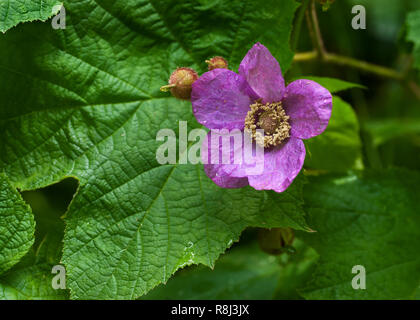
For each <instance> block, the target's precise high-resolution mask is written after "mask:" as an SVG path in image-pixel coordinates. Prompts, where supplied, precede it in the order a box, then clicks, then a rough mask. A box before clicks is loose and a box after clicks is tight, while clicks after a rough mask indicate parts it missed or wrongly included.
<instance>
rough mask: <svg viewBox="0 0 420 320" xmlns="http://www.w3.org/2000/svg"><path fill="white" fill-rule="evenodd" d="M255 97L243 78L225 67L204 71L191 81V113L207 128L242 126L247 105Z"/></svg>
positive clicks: (240, 127)
mask: <svg viewBox="0 0 420 320" xmlns="http://www.w3.org/2000/svg"><path fill="white" fill-rule="evenodd" d="M256 99H258V96H257V95H256V93H255V92H254V91H253V90H252V89H251V87H250V86H249V85H248V83H247V82H246V80H245V79H244V78H243V77H242V76H240V75H238V74H236V73H235V72H233V71H230V70H227V69H215V70H212V71H209V72H206V73H204V74H203V75H202V76H201V77H200V78H199V79H198V80H197V81H196V82H194V83H193V85H192V93H191V103H192V107H193V112H194V115H195V117H196V119H197V121H198V122H200V123H201V124H202V125H204V126H206V127H207V128H209V129H222V128H227V129H235V128H237V129H242V128H243V127H244V122H245V117H246V115H247V113H248V111H249V106H250V104H251V103H252V102H253V101H254V100H256Z"/></svg>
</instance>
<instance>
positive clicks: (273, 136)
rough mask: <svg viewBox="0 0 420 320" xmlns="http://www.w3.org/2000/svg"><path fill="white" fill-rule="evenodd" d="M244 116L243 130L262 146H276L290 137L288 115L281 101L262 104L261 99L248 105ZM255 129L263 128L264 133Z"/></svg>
mask: <svg viewBox="0 0 420 320" xmlns="http://www.w3.org/2000/svg"><path fill="white" fill-rule="evenodd" d="M249 107H250V108H251V110H250V111H248V114H247V116H246V118H245V130H247V131H248V132H249V133H250V134H251V136H252V138H253V139H254V140H255V141H256V142H257V143H258V144H259V145H260V146H263V147H264V148H269V147H274V146H278V145H279V144H280V143H282V142H283V141H284V140H286V139H287V138H289V137H290V124H289V116H288V115H287V114H286V112H285V111H284V109H283V106H282V103H281V102H274V103H266V104H262V103H261V100H259V101H256V102H255V103H253V104H251V105H250V106H249ZM257 129H262V130H264V134H262V133H261V132H258V131H257Z"/></svg>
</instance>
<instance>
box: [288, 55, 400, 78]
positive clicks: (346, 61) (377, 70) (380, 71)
mask: <svg viewBox="0 0 420 320" xmlns="http://www.w3.org/2000/svg"><path fill="white" fill-rule="evenodd" d="M317 58H318V56H317V53H316V52H314V51H310V52H300V53H296V54H295V56H294V58H293V61H294V62H304V61H313V60H316V59H317ZM323 61H324V62H326V63H331V64H337V65H341V66H347V67H352V68H355V69H358V70H361V71H364V72H369V73H373V74H376V75H378V76H382V77H385V78H391V79H395V80H403V79H404V75H403V74H402V73H400V72H398V71H395V70H394V69H390V68H387V67H383V66H380V65H376V64H373V63H369V62H366V61H361V60H357V59H354V58H350V57H346V56H341V55H338V54H334V53H325V55H324V58H323Z"/></svg>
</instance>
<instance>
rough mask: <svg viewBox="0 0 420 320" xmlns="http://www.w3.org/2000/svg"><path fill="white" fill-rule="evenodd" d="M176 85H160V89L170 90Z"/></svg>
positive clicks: (163, 90)
mask: <svg viewBox="0 0 420 320" xmlns="http://www.w3.org/2000/svg"><path fill="white" fill-rule="evenodd" d="M175 87H176V84H168V85H166V86H162V87H160V91H162V92H168V91H169V90H171V89H172V88H175Z"/></svg>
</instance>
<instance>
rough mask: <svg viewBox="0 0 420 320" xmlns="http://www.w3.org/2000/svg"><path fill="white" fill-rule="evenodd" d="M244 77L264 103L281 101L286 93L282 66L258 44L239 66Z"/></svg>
mask: <svg viewBox="0 0 420 320" xmlns="http://www.w3.org/2000/svg"><path fill="white" fill-rule="evenodd" d="M239 74H240V75H242V76H243V77H244V78H245V79H246V80H247V81H248V83H249V85H250V86H251V87H252V89H254V91H255V92H256V93H257V94H258V95H259V96H260V97H261V98H262V99H263V102H264V103H267V102H277V101H280V100H281V99H282V97H283V94H284V92H285V86H284V79H283V76H282V74H281V69H280V65H279V63H278V62H277V60H276V59H275V58H274V57H273V56H272V55H271V53H270V51H268V49H267V48H266V47H264V46H263V45H262V44H261V43H259V42H258V43H256V44H255V45H254V46H253V47H252V48H251V50H249V51H248V53H247V54H246V55H245V57H244V58H243V60H242V62H241V65H240V66H239Z"/></svg>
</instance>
